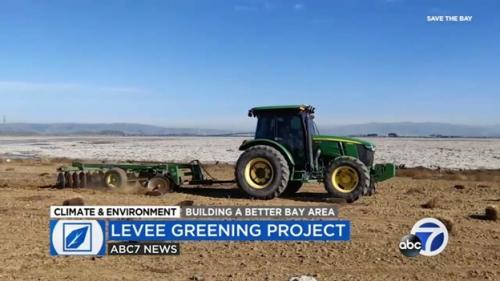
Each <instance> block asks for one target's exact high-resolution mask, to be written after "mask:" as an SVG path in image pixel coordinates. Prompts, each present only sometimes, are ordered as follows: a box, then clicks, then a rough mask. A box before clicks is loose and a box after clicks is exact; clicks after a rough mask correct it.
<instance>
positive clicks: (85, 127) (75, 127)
mask: <svg viewBox="0 0 500 281" xmlns="http://www.w3.org/2000/svg"><path fill="white" fill-rule="evenodd" d="M319 129H320V132H321V133H322V134H333V135H340V136H352V135H354V136H366V135H374V134H377V135H379V136H387V135H388V134H389V133H395V134H397V135H398V136H415V137H428V136H431V135H437V136H444V137H500V124H499V125H493V126H470V125H457V124H447V123H432V122H426V123H412V122H400V123H366V124H354V125H342V126H322V127H320V128H319ZM0 135H110V136H213V135H221V136H242V137H249V136H251V135H252V130H248V131H247V132H245V131H238V132H236V131H231V130H218V129H194V128H165V127H161V126H153V125H143V124H133V123H110V124H101V123H99V124H82V123H52V124H34V123H8V124H0Z"/></svg>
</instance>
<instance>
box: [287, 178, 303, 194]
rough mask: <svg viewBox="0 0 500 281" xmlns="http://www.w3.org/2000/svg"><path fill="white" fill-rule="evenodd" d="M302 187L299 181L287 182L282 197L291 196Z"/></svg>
mask: <svg viewBox="0 0 500 281" xmlns="http://www.w3.org/2000/svg"><path fill="white" fill-rule="evenodd" d="M301 187H302V182H301V181H289V182H288V185H287V186H286V189H285V191H284V192H283V195H293V194H295V193H297V191H299V189H300V188H301Z"/></svg>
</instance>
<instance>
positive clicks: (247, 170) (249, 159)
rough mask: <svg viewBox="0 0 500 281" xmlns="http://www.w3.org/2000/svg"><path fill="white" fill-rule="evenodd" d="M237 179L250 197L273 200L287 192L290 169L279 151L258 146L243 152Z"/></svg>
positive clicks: (239, 160)
mask: <svg viewBox="0 0 500 281" xmlns="http://www.w3.org/2000/svg"><path fill="white" fill-rule="evenodd" d="M235 177H236V182H237V183H238V187H239V188H240V189H241V190H243V191H244V192H245V193H246V194H248V195H249V196H250V197H252V198H257V199H272V198H275V197H278V196H279V195H280V194H281V193H283V191H285V189H286V187H287V184H288V180H289V178H290V169H289V167H288V163H287V161H286V159H285V157H284V156H283V155H282V154H281V153H280V152H279V151H278V150H276V149H275V148H273V147H271V146H266V145H256V146H253V147H250V148H249V149H247V150H246V151H245V152H243V154H242V155H241V156H240V158H239V159H238V162H237V163H236V170H235Z"/></svg>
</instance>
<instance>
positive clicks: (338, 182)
mask: <svg viewBox="0 0 500 281" xmlns="http://www.w3.org/2000/svg"><path fill="white" fill-rule="evenodd" d="M331 180H332V184H333V187H334V188H335V189H336V190H337V191H340V192H342V193H349V192H352V191H353V190H354V189H356V187H357V186H358V183H359V175H358V172H357V171H356V170H355V169H354V168H353V167H350V166H340V167H337V168H336V169H335V170H334V171H333V173H332V179H331Z"/></svg>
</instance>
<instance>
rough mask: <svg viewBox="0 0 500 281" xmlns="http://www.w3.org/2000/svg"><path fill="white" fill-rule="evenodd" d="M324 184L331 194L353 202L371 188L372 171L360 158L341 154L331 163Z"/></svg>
mask: <svg viewBox="0 0 500 281" xmlns="http://www.w3.org/2000/svg"><path fill="white" fill-rule="evenodd" d="M344 179H346V180H345V182H344V181H343V180H344ZM324 184H325V188H326V190H327V191H328V193H330V195H332V196H334V197H337V198H343V199H345V200H346V201H347V202H348V203H352V202H354V201H356V200H358V198H359V197H360V196H361V195H362V194H363V191H364V190H366V189H368V188H369V186H370V172H369V170H368V168H367V167H366V165H365V164H364V163H363V162H361V161H360V160H359V159H356V158H354V157H350V156H341V157H338V158H336V159H335V160H333V161H332V162H331V163H330V166H329V167H328V170H327V172H326V175H325V179H324Z"/></svg>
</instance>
